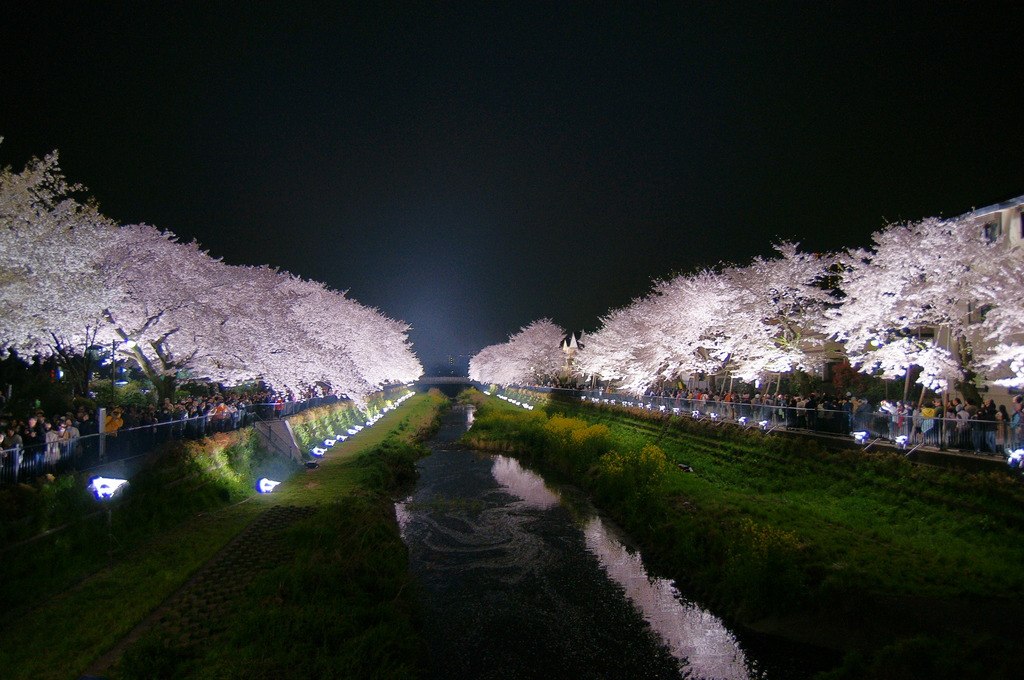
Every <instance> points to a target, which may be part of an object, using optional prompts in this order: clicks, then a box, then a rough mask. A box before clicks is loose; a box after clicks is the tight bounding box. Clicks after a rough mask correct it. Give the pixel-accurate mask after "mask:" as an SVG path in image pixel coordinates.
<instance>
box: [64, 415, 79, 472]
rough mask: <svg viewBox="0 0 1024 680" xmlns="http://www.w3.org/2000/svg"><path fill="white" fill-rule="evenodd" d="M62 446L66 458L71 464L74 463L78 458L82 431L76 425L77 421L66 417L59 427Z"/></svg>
mask: <svg viewBox="0 0 1024 680" xmlns="http://www.w3.org/2000/svg"><path fill="white" fill-rule="evenodd" d="M59 432H60V441H61V448H62V449H63V451H64V456H63V457H64V459H65V460H67V461H68V464H69V465H74V463H75V461H76V460H77V459H78V440H79V438H80V437H81V436H82V433H81V432H80V431H79V430H78V428H77V427H75V422H74V421H73V420H71V419H70V418H65V419H64V421H63V422H62V423H61V426H60V428H59Z"/></svg>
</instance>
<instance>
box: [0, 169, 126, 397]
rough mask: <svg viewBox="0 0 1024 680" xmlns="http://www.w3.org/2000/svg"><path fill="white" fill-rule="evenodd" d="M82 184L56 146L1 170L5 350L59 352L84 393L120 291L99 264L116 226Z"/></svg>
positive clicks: (1, 344)
mask: <svg viewBox="0 0 1024 680" xmlns="http://www.w3.org/2000/svg"><path fill="white" fill-rule="evenodd" d="M81 191H82V188H81V187H79V186H77V185H72V184H69V183H68V182H67V180H66V179H65V177H64V175H63V173H62V172H61V169H60V165H59V163H58V157H57V153H56V152H54V153H52V154H50V155H48V156H46V157H45V158H43V159H42V160H38V159H33V160H32V161H30V162H29V163H28V164H27V165H26V167H25V169H24V170H23V171H22V172H17V173H16V172H14V171H12V170H11V169H10V168H4V169H3V170H0V351H5V352H6V351H9V350H12V349H14V350H18V351H21V352H22V353H27V354H40V355H43V356H55V357H57V358H58V359H59V360H60V362H61V363H62V365H63V366H64V368H65V369H66V370H67V371H68V373H69V374H70V375H71V377H72V378H73V384H74V385H75V386H76V391H77V392H79V393H81V392H84V391H85V389H86V384H85V383H86V375H87V374H88V370H89V366H88V364H87V361H86V359H87V357H88V355H87V354H86V353H85V348H86V347H88V346H90V345H92V344H93V343H95V342H96V335H97V330H98V327H99V326H100V325H101V320H100V313H101V312H102V310H103V309H104V308H106V307H108V306H113V305H115V304H117V303H118V301H119V300H120V299H121V294H122V293H121V291H120V290H118V289H117V288H116V287H115V286H113V285H112V283H111V281H110V279H109V277H108V274H109V272H107V271H105V270H104V269H103V268H102V267H101V266H100V265H101V263H102V261H103V257H104V244H105V243H106V242H107V239H108V238H109V236H110V234H111V233H112V232H113V231H114V229H115V228H116V227H115V225H114V223H113V222H112V221H111V220H108V219H107V218H105V217H103V215H101V214H100V213H99V210H98V209H97V208H96V206H95V204H93V203H89V202H85V203H83V202H80V201H79V200H77V199H76V198H75V195H76V194H77V193H79V192H81Z"/></svg>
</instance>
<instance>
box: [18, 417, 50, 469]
mask: <svg viewBox="0 0 1024 680" xmlns="http://www.w3.org/2000/svg"><path fill="white" fill-rule="evenodd" d="M21 438H22V440H24V442H25V443H24V450H25V454H24V455H25V460H27V461H28V463H29V466H30V469H31V474H32V475H33V476H34V475H38V474H40V473H41V472H42V468H43V456H44V455H45V452H46V431H45V430H44V429H43V424H42V423H41V422H40V421H39V418H37V417H36V416H34V415H33V416H29V417H28V420H26V421H25V428H24V429H23V430H22V432H21Z"/></svg>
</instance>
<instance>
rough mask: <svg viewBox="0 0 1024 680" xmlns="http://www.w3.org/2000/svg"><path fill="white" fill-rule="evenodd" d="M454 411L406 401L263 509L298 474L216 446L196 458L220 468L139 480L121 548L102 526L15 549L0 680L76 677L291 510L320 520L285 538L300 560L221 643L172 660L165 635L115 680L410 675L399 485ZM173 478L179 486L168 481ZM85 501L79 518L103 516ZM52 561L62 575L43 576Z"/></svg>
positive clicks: (244, 604) (116, 521) (172, 471)
mask: <svg viewBox="0 0 1024 680" xmlns="http://www.w3.org/2000/svg"><path fill="white" fill-rule="evenodd" d="M442 403H443V400H442V399H439V398H435V397H418V398H414V399H411V400H409V402H407V403H406V404H405V405H404V406H403V407H402V408H401V410H399V411H397V412H393V413H391V414H389V415H387V416H386V417H385V418H384V419H382V420H381V421H380V422H379V423H378V424H377V425H376V426H375V427H374V428H372V429H369V430H366V431H364V432H362V433H360V435H359V436H358V437H355V438H353V439H352V440H351V441H346V442H344V443H342V444H339V445H337V446H336V447H334V449H333V450H332V451H331V453H330V454H329V456H328V457H327V458H326V459H325V460H324V461H323V462H322V464H321V467H320V468H319V469H317V470H306V469H304V468H299V467H298V466H297V465H294V464H292V468H293V471H294V472H295V473H296V474H294V475H293V476H291V478H290V479H288V481H286V482H285V483H284V484H282V485H281V486H280V487H278V489H277V492H276V493H274V494H272V495H266V496H252V495H251V494H252V491H251V489H252V482H253V481H254V480H255V478H256V477H257V476H263V475H267V476H272V477H274V476H275V474H268V470H269V469H270V468H271V467H273V466H278V469H277V470H276V478H278V479H280V478H283V477H285V476H286V474H284V473H286V472H287V471H286V470H284V469H282V467H287V466H288V464H287V463H286V462H284V461H282V460H281V459H279V458H274V457H270V456H267V454H266V453H265V452H261V451H259V450H257V449H256V448H255V444H254V443H253V442H252V441H251V440H250V438H249V435H244V434H243V435H241V437H240V439H239V441H238V442H236V443H234V444H232V445H229V446H227V447H226V448H217V447H215V446H213V444H212V443H211V442H207V443H206V445H205V447H200V448H201V449H203V450H204V451H208V455H204V454H199V453H197V452H196V451H195V450H193V451H192V452H191V454H190V455H186V456H184V458H182V457H180V456H179V457H175V456H173V455H170V456H168V457H167V458H166V459H163V461H162V464H161V465H156V466H152V474H153V475H154V479H153V480H152V481H147V479H146V478H145V477H142V478H140V477H136V478H135V479H133V481H132V486H131V489H130V493H129V494H128V496H127V497H126V498H125V499H123V500H122V501H121V502H120V503H119V504H117V505H116V506H115V507H114V508H113V512H112V520H113V521H112V524H111V526H112V529H113V531H112V534H113V536H114V540H115V542H114V543H110V542H109V541H108V539H107V529H106V516H105V514H101V515H100V516H98V517H96V518H92V519H88V520H86V521H79V522H73V523H71V525H70V526H69V527H68V528H66V529H64V530H62V531H60V532H57V533H54V534H53V535H51V536H47V537H44V538H41V539H38V540H35V541H31V542H29V543H25V544H22V545H20V546H18V547H15V548H10V549H8V550H6V551H5V553H4V559H3V561H2V564H3V567H2V569H3V575H4V576H5V577H6V578H4V579H3V581H4V582H3V584H2V587H3V591H2V592H3V596H4V598H5V599H4V603H5V607H4V609H5V614H4V617H3V624H4V627H3V629H2V630H0V668H2V669H3V673H2V676H3V677H4V678H5V679H7V678H33V679H45V678H69V677H77V676H78V675H80V674H81V673H83V672H85V671H86V669H88V668H90V667H91V666H94V665H95V663H96V662H97V660H98V659H99V658H100V657H101V655H103V654H104V653H106V652H107V651H108V650H110V649H111V648H113V647H114V646H115V645H116V644H117V643H118V642H119V641H120V640H122V639H123V638H124V637H125V636H126V635H127V634H128V633H129V632H130V631H131V630H132V629H133V628H135V626H136V625H137V624H138V623H139V622H140V621H142V620H143V619H144V618H145V617H146V615H147V614H149V613H150V612H151V611H153V610H154V609H155V608H156V607H157V606H158V605H160V603H161V602H163V601H164V600H166V599H167V598H168V596H169V595H170V594H171V593H173V592H175V591H176V590H178V589H179V588H181V586H182V584H184V583H185V582H186V581H187V580H188V578H189V577H190V576H191V575H192V574H193V573H194V572H196V570H197V569H198V568H199V567H200V566H202V565H203V564H204V563H206V562H207V561H208V560H209V559H210V558H211V557H212V556H213V555H215V554H216V553H217V552H218V551H220V550H221V549H222V548H223V547H224V546H225V545H226V544H228V542H229V541H230V540H231V539H232V538H234V537H235V536H236V535H238V534H239V532H240V531H241V530H242V529H243V528H244V527H245V526H246V525H248V524H249V523H250V522H251V521H252V520H253V519H254V518H255V517H257V516H259V515H261V514H262V513H263V512H264V511H266V510H267V509H268V508H270V507H273V506H279V505H309V506H315V507H316V508H317V510H318V511H317V512H316V513H315V514H313V516H312V517H310V518H308V519H306V520H304V521H302V522H299V523H296V524H295V525H294V526H292V527H291V528H289V529H286V530H285V531H284V532H283V533H282V536H281V540H282V541H284V542H285V544H286V545H287V548H288V550H289V552H290V553H291V555H292V558H291V560H290V561H288V562H287V563H285V564H283V565H280V566H277V567H276V568H274V569H273V570H271V571H268V572H266V573H263V574H260V575H259V576H258V578H257V579H256V580H255V581H253V583H252V584H251V586H250V587H249V590H247V591H246V592H245V594H244V595H243V597H242V598H241V599H240V600H239V601H237V602H233V603H232V605H231V606H232V611H231V614H230V616H229V617H227V622H226V626H225V628H224V630H222V631H218V637H217V643H216V644H215V645H208V646H207V645H193V646H191V647H188V648H184V649H183V648H181V647H168V646H166V645H167V640H166V639H162V637H161V632H160V630H159V629H154V630H153V631H152V632H151V633H150V634H149V635H146V636H144V637H143V638H142V639H141V640H140V641H139V642H138V643H137V644H136V645H135V646H134V647H133V648H130V649H129V650H128V652H127V654H126V655H125V659H124V661H123V662H122V663H121V665H120V666H115V667H114V668H112V669H109V670H108V669H104V671H105V672H106V673H107V674H108V675H109V677H112V678H131V677H136V678H141V677H145V678H160V677H172V676H173V677H176V678H186V677H211V678H212V677H217V678H229V677H243V676H244V677H249V678H253V677H271V676H273V677H297V678H298V677H303V678H304V677H362V676H367V677H369V676H373V677H405V676H407V675H408V674H409V673H408V672H407V671H408V670H409V669H410V668H414V667H415V664H416V660H417V651H416V649H415V648H416V635H415V629H414V626H413V623H414V617H413V612H412V608H411V606H410V604H409V601H408V599H407V598H406V597H405V596H403V588H404V585H405V579H406V570H405V551H404V550H405V549H404V546H403V545H402V543H401V540H400V538H399V537H398V533H397V528H396V526H395V523H394V512H393V508H392V506H391V505H390V503H389V502H388V500H387V498H386V496H387V489H389V488H390V485H391V484H396V483H401V482H402V481H404V480H408V479H411V478H412V477H413V476H414V474H415V471H414V467H413V461H414V460H415V458H416V457H418V456H419V455H421V448H420V447H419V446H416V445H414V444H412V443H411V440H412V439H414V438H415V435H416V434H417V433H419V432H421V431H422V430H424V429H429V427H430V426H431V423H432V422H433V421H434V418H435V414H436V412H437V410H438V408H440V405H441V404H442ZM396 431H397V433H396V434H392V433H393V432H396ZM246 452H248V453H246ZM165 455H166V454H165ZM182 465H185V466H186V467H185V469H184V470H183V468H182ZM189 466H191V467H189ZM183 471H184V472H186V473H187V474H184V475H183V474H182V472H183ZM160 475H164V476H165V477H163V478H161V477H160ZM166 477H171V478H173V479H176V480H183V481H178V482H177V483H173V484H170V485H168V484H165V483H161V480H162V479H163V481H166ZM82 481H83V480H77V481H76V482H75V486H77V487H80V486H83V484H82V483H81V482H82ZM69 488H71V487H70V485H69ZM23 493H29V492H27V491H24V490H23ZM33 493H39V492H38V491H37V492H33ZM42 493H51V492H49V491H43V492H42ZM76 498H77V496H76ZM240 500H246V501H247V502H241V503H239V502H237V501H240ZM86 501H88V504H87V503H86ZM78 502H79V501H76V503H78ZM80 503H81V508H80V509H79V511H80V512H84V511H85V510H86V509H87V508H89V507H90V506H89V504H91V505H92V506H94V505H95V501H92V500H90V499H85V501H80ZM69 505H71V506H73V507H74V508H77V507H78V505H76V504H74V503H69ZM203 510H205V511H206V512H201V514H199V515H197V514H196V512H197V511H203ZM38 515H39V513H38V512H37V513H36V516H38ZM48 516H49V517H51V518H57V517H58V516H59V515H58V514H57V513H55V512H51V513H48ZM32 522H33V523H34V524H35V525H37V526H38V525H39V520H38V519H33V520H32ZM24 523H25V522H23V524H24ZM11 526H17V525H16V524H12V525H11ZM9 533H13V531H11V532H9ZM111 547H113V548H114V551H113V553H112V554H110V555H108V554H107V553H108V551H109V550H110V548H111ZM50 562H53V563H56V564H58V565H59V566H58V567H54V568H53V569H50V570H47V569H46V566H45V565H47V564H48V563H50ZM97 569H98V571H97ZM8 607H11V608H8ZM339 612H342V613H339ZM207 647H209V648H207ZM371 648H372V653H371ZM384 657H386V658H384ZM371 664H372V665H371ZM321 665H322V666H323V667H322V668H321V667H320V666H321ZM328 666H329V667H331V668H333V669H334V670H329V669H328ZM267 669H274V670H273V672H272V673H271V675H270V676H266V675H265V672H268V671H267ZM209 673H213V674H209ZM332 673H337V674H338V675H332Z"/></svg>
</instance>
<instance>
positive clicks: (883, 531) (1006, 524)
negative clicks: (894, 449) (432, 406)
mask: <svg viewBox="0 0 1024 680" xmlns="http://www.w3.org/2000/svg"><path fill="white" fill-rule="evenodd" d="M493 403H494V402H492V404H493ZM467 441H468V442H469V443H470V445H472V446H474V447H480V448H484V449H488V448H489V449H493V450H505V451H512V452H515V453H517V454H518V455H520V456H522V457H524V458H526V459H528V460H530V461H531V462H533V463H535V464H536V465H538V466H539V467H541V468H542V469H547V470H549V471H555V472H557V473H559V474H562V475H565V476H566V477H567V478H568V479H570V480H571V481H573V482H574V483H576V484H578V485H580V486H581V487H583V488H585V489H586V490H588V491H589V492H590V493H591V494H592V495H593V497H594V499H595V502H596V503H597V504H598V505H599V506H600V507H602V508H604V509H605V510H606V511H607V512H609V514H611V515H612V516H613V517H615V519H616V520H617V521H618V522H620V523H621V524H622V525H623V526H624V527H625V528H626V529H627V531H629V532H630V533H631V535H632V537H633V538H634V539H635V540H636V541H638V543H639V544H640V545H641V546H643V548H644V553H645V555H646V556H648V557H649V558H651V559H652V561H653V562H654V563H656V565H657V566H658V568H659V569H661V570H662V571H663V572H665V573H668V574H670V575H671V576H672V577H674V578H675V579H676V580H677V581H678V582H679V583H680V584H681V585H683V586H684V587H685V588H687V589H690V590H692V591H694V592H697V593H700V594H701V596H702V597H703V599H705V601H707V602H709V603H710V604H711V605H712V606H713V607H714V608H716V609H717V610H718V611H722V612H725V613H726V614H727V618H730V619H731V620H734V621H739V622H741V623H743V624H745V625H748V626H752V627H755V628H758V629H760V630H763V631H769V632H772V633H774V634H779V635H784V636H786V637H791V638H794V639H800V640H802V641H805V642H811V643H816V644H821V645H825V646H830V647H833V648H837V649H841V650H845V651H847V652H848V653H849V654H848V656H847V659H846V662H845V665H844V666H843V667H841V668H839V669H837V670H836V671H834V673H833V675H832V676H831V677H834V678H840V677H851V678H852V677H888V675H887V674H888V671H887V670H886V668H903V669H908V668H909V669H912V670H913V673H912V674H910V675H909V676H908V675H906V674H905V675H903V677H932V678H935V677H961V678H962V677H1016V676H1017V671H1018V670H1019V667H1020V662H1021V661H1022V658H1021V657H1022V654H1021V651H1020V645H1018V644H1016V641H1014V640H1013V639H1012V638H1013V635H1012V634H1009V631H1016V630H1020V625H1021V623H1022V620H1021V619H1022V611H1024V608H1022V607H1021V606H1020V605H1021V604H1022V603H1024V597H1022V595H1024V570H1021V569H1020V565H1021V564H1022V563H1024V562H1022V560H1024V541H1022V540H1021V539H1022V538H1024V536H1022V535H1021V534H1022V533H1024V502H1022V501H1024V491H1022V488H1021V485H1020V484H1019V482H1018V481H1017V480H1016V479H1014V478H1012V477H1011V476H1009V475H1006V474H1002V473H998V474H988V475H971V474H966V473H960V472H957V471H955V470H949V469H942V470H939V469H932V468H928V467H924V466H918V465H913V464H910V463H908V462H907V461H906V460H905V459H903V458H902V457H901V456H899V455H895V454H887V453H876V454H866V453H863V452H860V451H829V450H826V449H824V448H822V447H821V446H820V445H819V444H817V443H814V442H810V441H805V440H801V439H792V438H788V437H779V436H771V435H765V434H763V433H761V432H759V431H757V430H746V431H744V430H742V429H740V428H737V427H732V426H722V425H708V424H703V423H694V422H691V421H687V420H685V419H678V418H677V419H671V420H666V419H665V418H664V417H663V416H661V415H660V414H652V413H649V412H646V411H635V412H632V413H628V412H624V411H622V410H621V409H616V410H614V411H613V410H610V409H602V408H600V407H592V406H585V405H581V404H578V403H575V402H568V401H566V402H560V401H558V400H552V402H551V404H550V405H549V406H548V408H547V412H543V411H540V410H535V411H531V412H523V411H519V410H518V409H516V410H513V409H512V408H511V407H505V406H504V405H500V406H491V407H486V408H483V409H481V410H480V412H478V414H477V416H476V419H475V422H474V427H473V429H472V430H471V431H470V433H469V434H468V435H467ZM680 466H683V467H680ZM684 468H686V469H684ZM687 469H688V470H690V471H687ZM908 672H909V671H908ZM979 674H980V675H979Z"/></svg>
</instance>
